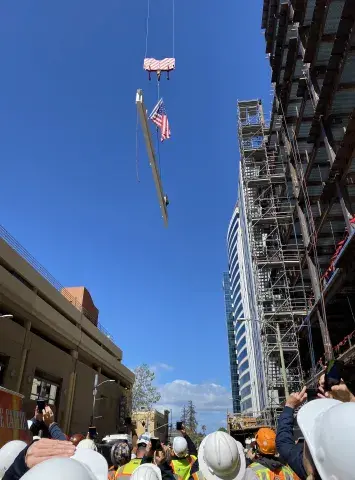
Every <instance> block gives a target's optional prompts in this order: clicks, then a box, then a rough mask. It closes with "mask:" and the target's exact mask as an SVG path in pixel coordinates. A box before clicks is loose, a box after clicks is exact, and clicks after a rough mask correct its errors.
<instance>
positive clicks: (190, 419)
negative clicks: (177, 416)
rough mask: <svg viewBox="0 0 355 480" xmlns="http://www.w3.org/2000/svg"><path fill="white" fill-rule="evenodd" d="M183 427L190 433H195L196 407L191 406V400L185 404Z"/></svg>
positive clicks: (196, 424)
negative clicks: (184, 422)
mask: <svg viewBox="0 0 355 480" xmlns="http://www.w3.org/2000/svg"><path fill="white" fill-rule="evenodd" d="M185 426H186V428H187V429H188V430H189V431H190V433H196V431H197V426H198V421H197V419H196V407H195V405H194V404H193V402H192V400H189V401H188V402H187V406H186V424H185Z"/></svg>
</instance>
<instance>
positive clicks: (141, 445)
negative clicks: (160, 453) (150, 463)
mask: <svg viewBox="0 0 355 480" xmlns="http://www.w3.org/2000/svg"><path fill="white" fill-rule="evenodd" d="M149 440H150V437H149V435H148V434H143V435H141V436H140V437H139V438H138V440H137V445H136V448H137V450H136V457H135V458H132V459H131V460H130V461H129V462H128V463H126V465H123V466H122V467H120V468H118V469H117V472H116V477H115V478H120V477H123V476H127V475H132V473H133V472H134V471H135V469H136V468H138V467H139V466H140V464H141V463H142V459H143V457H144V456H145V454H146V450H147V446H148V444H149Z"/></svg>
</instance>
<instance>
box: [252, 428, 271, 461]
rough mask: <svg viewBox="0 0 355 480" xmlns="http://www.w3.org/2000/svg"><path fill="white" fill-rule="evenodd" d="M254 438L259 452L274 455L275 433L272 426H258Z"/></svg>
mask: <svg viewBox="0 0 355 480" xmlns="http://www.w3.org/2000/svg"><path fill="white" fill-rule="evenodd" d="M255 440H256V444H257V446H258V449H259V451H260V452H261V453H264V454H265V455H275V453H276V433H275V431H274V430H273V429H272V428H260V429H259V430H258V431H257V433H256V435H255Z"/></svg>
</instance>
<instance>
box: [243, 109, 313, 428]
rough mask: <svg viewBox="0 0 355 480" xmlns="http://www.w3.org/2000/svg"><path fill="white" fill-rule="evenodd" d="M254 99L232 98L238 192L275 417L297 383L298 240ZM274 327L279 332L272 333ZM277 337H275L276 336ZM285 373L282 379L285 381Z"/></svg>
mask: <svg viewBox="0 0 355 480" xmlns="http://www.w3.org/2000/svg"><path fill="white" fill-rule="evenodd" d="M267 130H268V126H267V125H266V123H265V120H264V114H263V108H262V104H261V101H260V100H251V101H241V102H238V133H239V145H240V156H241V163H240V180H241V181H240V185H241V191H240V192H239V195H243V200H244V205H245V215H246V224H247V230H248V232H247V236H248V241H249V245H250V252H251V261H252V268H253V275H254V282H255V291H256V297H257V298H256V302H257V307H258V315H259V318H258V319H250V321H253V320H255V321H257V322H260V323H259V325H260V334H261V342H262V353H263V363H264V371H265V378H266V390H267V406H266V410H267V411H268V412H269V414H270V415H271V419H272V423H275V421H276V419H277V416H278V413H279V412H280V410H281V409H282V406H283V403H284V401H285V396H286V395H287V393H288V388H289V390H290V391H298V390H299V388H300V386H301V384H302V380H303V379H302V368H301V359H300V354H299V348H298V337H297V333H298V329H299V327H300V325H302V322H303V319H304V317H305V316H306V299H305V290H304V287H303V286H302V284H301V283H300V282H297V281H295V279H299V278H300V277H301V275H302V269H301V264H300V258H301V257H302V252H301V250H302V249H303V246H302V245H300V244H299V241H298V240H297V235H296V232H295V230H294V222H293V212H294V208H295V206H294V204H293V203H291V200H290V197H291V193H290V192H291V186H290V182H288V171H287V168H288V162H287V159H286V158H285V155H284V153H283V151H282V150H281V148H280V146H279V145H278V144H277V142H276V143H274V144H273V145H272V146H271V145H269V144H268V142H267V140H268V137H267ZM278 331H279V332H280V336H279V337H278ZM280 337H281V338H280ZM286 379H287V382H286V381H285V380H286Z"/></svg>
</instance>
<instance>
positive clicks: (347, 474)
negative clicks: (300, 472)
mask: <svg viewBox="0 0 355 480" xmlns="http://www.w3.org/2000/svg"><path fill="white" fill-rule="evenodd" d="M297 422H298V425H299V427H300V429H301V431H302V433H303V435H304V439H305V444H304V450H303V459H302V460H303V469H304V476H302V477H301V479H302V480H303V479H307V480H317V479H322V480H345V479H350V478H355V477H354V462H353V446H354V442H355V403H354V402H341V401H339V400H334V399H327V398H325V399H322V400H317V401H313V402H308V403H306V404H305V405H304V406H303V407H302V408H301V409H300V410H299V412H298V415H297Z"/></svg>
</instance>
